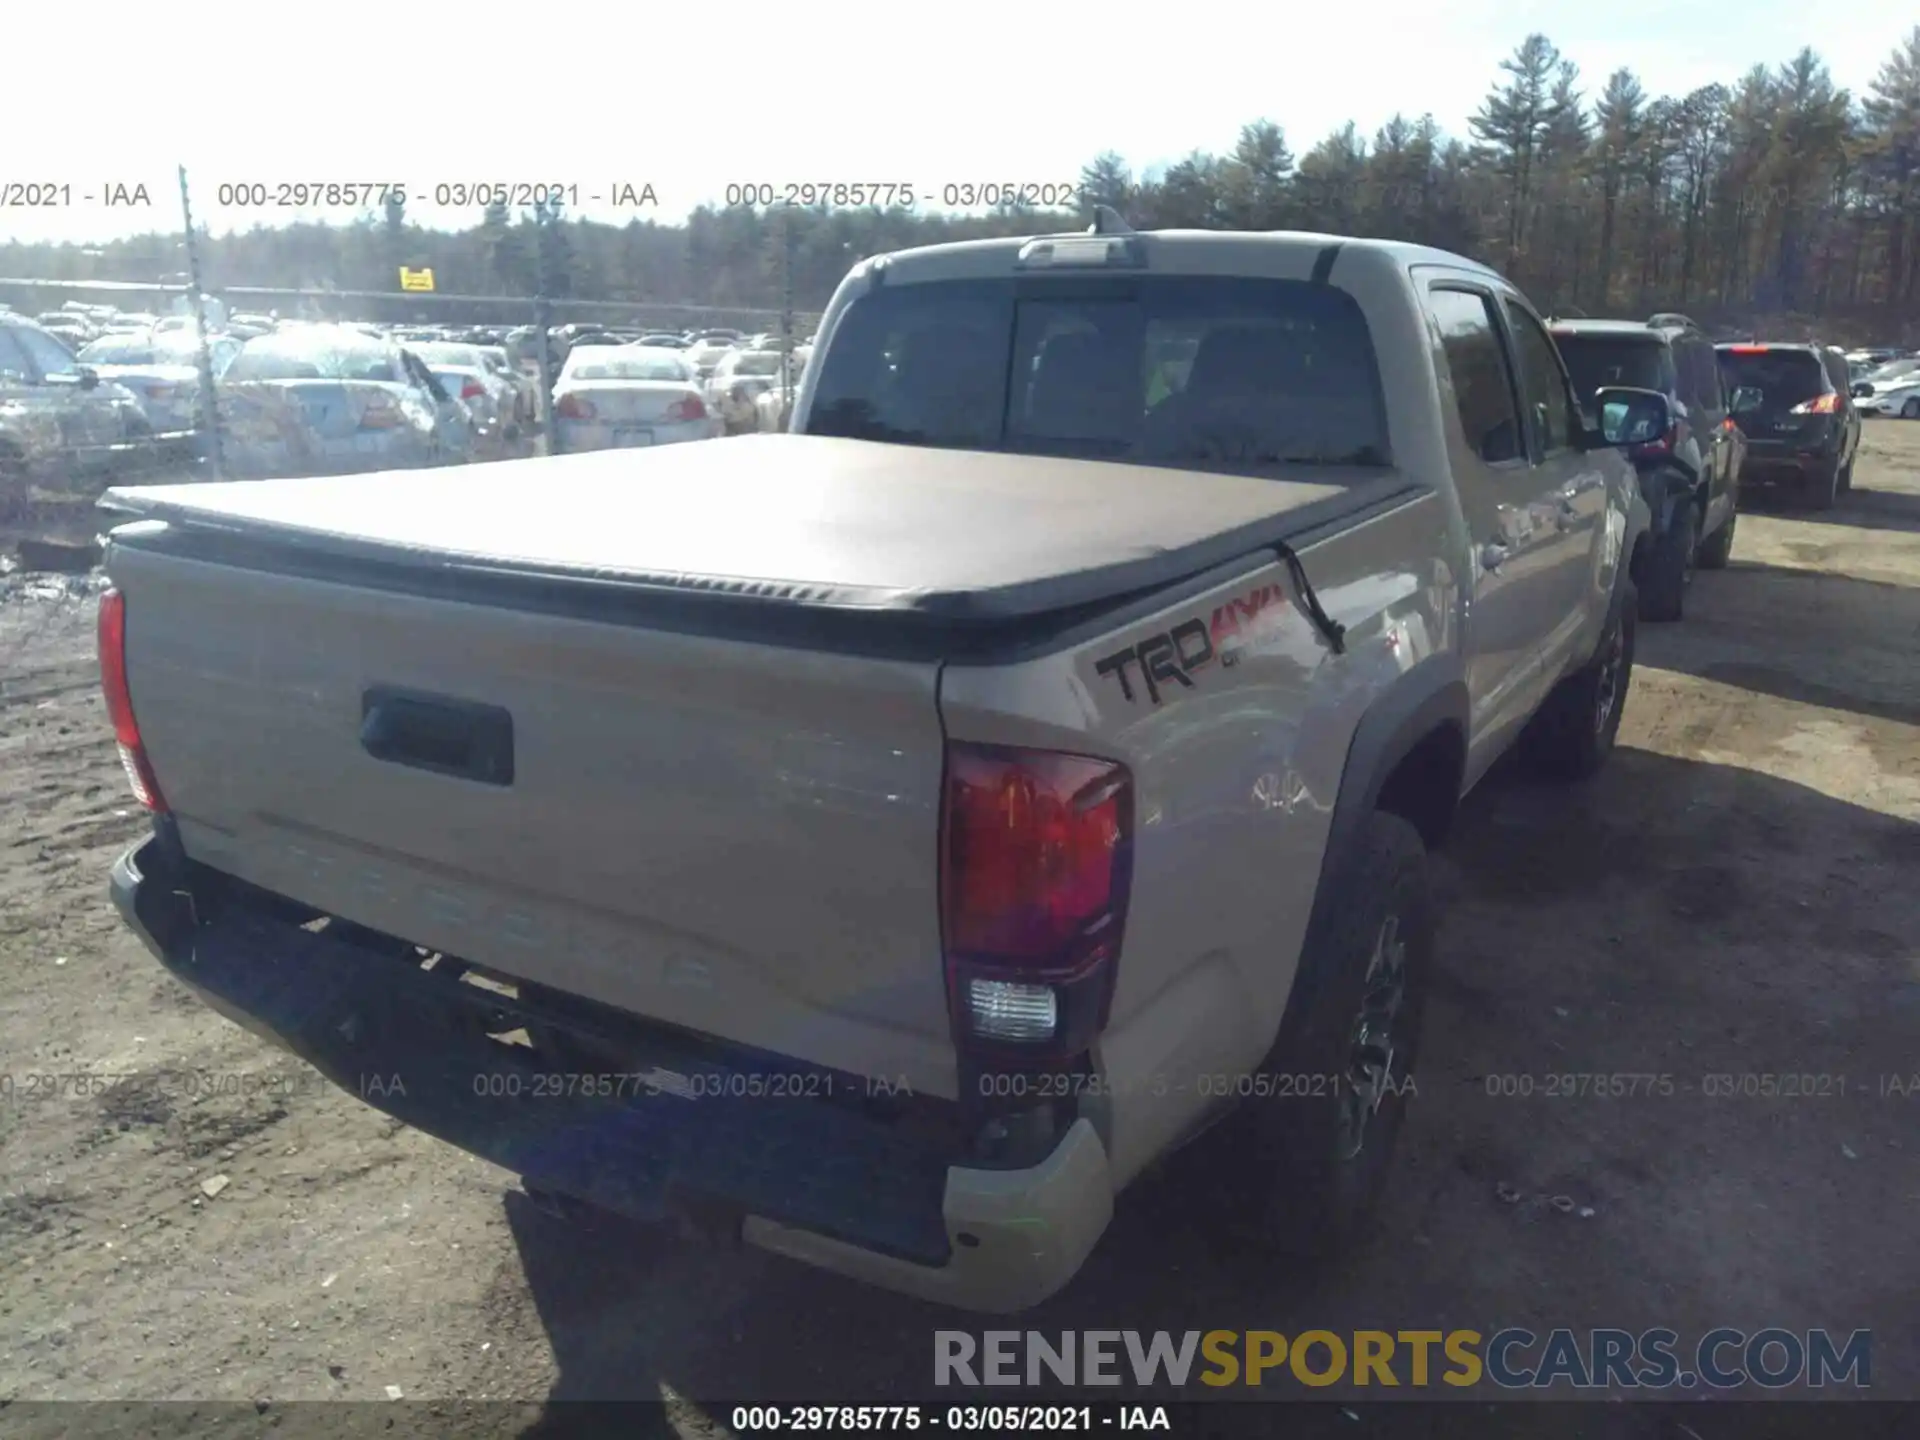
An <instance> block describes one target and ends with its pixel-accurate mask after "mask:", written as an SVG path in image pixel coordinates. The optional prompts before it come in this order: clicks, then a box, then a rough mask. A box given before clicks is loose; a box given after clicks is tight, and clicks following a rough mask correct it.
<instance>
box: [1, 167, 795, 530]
mask: <svg viewBox="0 0 1920 1440" xmlns="http://www.w3.org/2000/svg"><path fill="white" fill-rule="evenodd" d="M179 201H180V217H181V219H180V229H179V231H178V232H177V233H178V234H179V236H180V239H179V242H178V251H179V263H180V266H181V268H180V269H179V270H177V271H173V272H170V273H155V274H153V275H152V278H151V279H128V278H124V276H123V277H121V278H105V277H101V278H72V277H71V276H69V277H66V278H57V279H56V278H46V277H39V276H32V275H12V276H7V275H0V315H3V314H4V311H6V310H12V311H14V312H17V313H18V315H20V316H22V317H27V318H31V317H34V316H36V315H41V316H45V315H46V314H47V313H48V312H55V313H59V312H66V313H68V314H70V315H72V316H74V317H75V318H76V325H79V324H80V323H81V322H82V318H83V317H89V316H94V317H98V316H102V315H106V314H107V313H108V312H109V311H111V312H114V313H118V314H124V313H127V312H133V313H136V314H143V315H144V314H152V315H159V316H162V317H167V316H169V315H170V316H173V317H179V318H178V319H176V320H174V322H173V324H174V327H175V328H179V327H180V326H181V325H183V324H184V325H186V326H190V327H191V332H192V334H193V335H195V336H197V337H198V345H197V347H196V349H197V356H196V362H197V363H196V365H195V367H194V368H195V369H197V371H198V380H199V383H198V386H197V396H196V401H195V403H196V406H197V410H196V413H195V414H194V416H193V423H192V430H191V440H190V443H189V444H188V445H187V446H185V447H182V446H179V445H177V444H176V445H172V446H160V445H157V444H152V443H141V441H140V440H138V439H130V440H127V441H126V442H125V443H123V444H121V445H118V446H108V447H105V450H106V453H105V455H104V458H102V456H100V455H97V454H95V453H94V452H95V451H96V450H98V449H100V448H101V447H98V446H94V447H92V448H89V449H87V451H86V455H87V458H88V462H89V463H84V464H83V463H80V458H81V448H80V447H79V446H78V445H76V444H75V443H74V437H75V436H80V437H82V438H83V439H87V440H98V439H99V436H98V435H97V434H91V435H90V434H88V429H89V425H88V422H87V421H86V420H85V418H84V417H81V418H79V419H71V418H69V417H64V416H54V417H52V418H50V419H48V420H47V421H46V423H44V424H42V425H41V426H40V427H39V429H38V430H35V429H33V428H32V427H31V426H28V427H24V428H23V430H22V433H18V434H10V433H8V431H7V430H6V429H5V428H4V426H0V536H4V537H6V538H11V539H13V540H14V541H15V543H16V545H17V544H19V543H20V542H22V541H23V540H24V541H26V542H27V543H29V544H31V543H36V542H44V541H47V540H52V541H55V542H57V543H67V542H69V541H70V540H71V539H72V537H73V536H74V535H75V534H77V533H79V532H82V531H88V527H89V526H91V525H92V524H94V523H95V522H94V521H93V519H92V517H91V515H90V514H89V513H87V511H88V507H90V506H91V503H92V500H93V499H94V498H95V497H97V496H98V494H99V493H101V491H103V490H104V489H106V488H107V487H108V486H110V485H113V484H119V483H135V482H141V483H151V482H154V481H168V480H178V479H188V478H226V476H227V472H228V468H229V467H228V465H227V454H228V439H229V437H228V434H227V430H228V427H229V425H230V423H231V422H230V420H229V418H228V409H227V406H226V405H225V403H224V402H223V394H222V382H221V379H220V373H221V370H220V367H218V366H216V364H215V362H214V345H215V342H216V338H217V337H218V336H220V335H221V333H222V332H223V331H225V330H226V328H227V327H228V326H229V325H235V328H236V329H239V328H240V327H238V326H237V325H236V321H237V320H238V319H239V318H240V317H244V316H246V315H248V314H249V313H251V314H253V315H256V316H265V317H267V318H268V319H270V320H271V321H272V322H273V323H274V324H276V325H277V324H279V323H281V322H283V321H290V320H299V321H306V322H334V323H350V324H358V325H367V326H373V327H377V328H379V329H382V330H387V331H406V330H408V329H410V328H415V327H417V328H420V329H440V330H446V331H467V332H490V333H492V334H495V335H498V336H499V337H500V338H501V339H502V341H503V342H505V348H506V349H507V351H508V354H509V358H510V360H511V361H512V362H513V363H514V367H515V368H516V369H521V370H522V371H523V373H525V372H531V373H529V374H528V378H529V379H530V380H531V381H532V384H533V386H534V387H535V397H534V398H535V399H536V401H537V405H538V412H537V417H536V418H534V419H533V421H532V423H531V425H530V426H529V427H527V428H528V429H529V430H530V432H531V434H530V436H528V437H527V443H526V444H524V446H523V447H522V448H521V449H519V450H517V451H515V452H513V453H521V454H526V453H530V454H551V453H555V451H556V449H557V448H558V446H559V441H560V427H557V426H556V425H555V423H554V417H553V413H552V408H553V400H554V390H555V384H556V380H557V379H558V377H559V371H560V367H561V362H562V360H563V357H564V353H565V350H566V348H567V347H568V346H569V345H571V344H572V343H573V342H574V341H576V340H578V339H579V337H580V335H581V334H583V333H587V332H591V331H596V330H597V331H601V332H631V333H643V332H670V333H676V334H691V333H696V332H699V331H702V330H711V329H721V328H727V329H731V330H734V331H737V332H741V333H743V334H748V335H757V336H762V337H765V343H766V345H767V346H768V348H776V349H778V350H779V352H780V363H779V373H778V378H777V382H776V384H777V390H778V395H779V399H780V404H779V407H778V413H779V416H780V423H782V424H784V422H785V417H786V416H787V415H789V414H790V413H791V408H792V400H793V394H794V391H795V389H796V388H797V385H798V381H799V370H800V366H799V364H798V363H797V362H796V358H795V351H796V348H797V347H798V346H799V344H800V342H801V341H802V340H803V339H804V338H805V337H807V336H810V335H811V334H812V332H813V330H814V328H815V327H816V326H817V324H818V322H819V316H818V315H817V314H814V313H805V312H801V311H798V310H796V308H795V306H794V282H793V235H792V231H791V227H790V226H788V225H787V224H784V223H783V224H781V225H779V226H778V227H777V229H776V235H777V238H776V240H775V241H774V243H773V247H772V248H773V253H771V254H769V256H768V267H769V271H770V272H771V273H772V274H774V275H777V276H778V278H779V282H780V290H781V297H782V304H781V305H780V306H779V307H777V308H764V307H762V308H755V307H742V306H724V305H713V304H702V303H698V302H693V301H687V300H680V299H653V298H648V299H643V300H634V299H584V298H579V297H576V296H573V295H554V294H552V293H550V292H551V291H552V290H554V289H556V288H563V287H558V286H556V285H555V284H553V283H552V281H551V280H550V278H549V275H548V266H549V261H548V254H549V247H548V246H547V245H546V244H545V243H544V240H543V238H542V237H543V236H544V234H545V233H546V232H547V228H548V227H550V226H553V225H556V224H558V223H560V222H559V215H558V210H557V207H543V206H539V205H536V206H534V207H533V208H532V209H531V210H530V211H529V212H528V213H527V214H526V215H525V216H523V217H522V218H523V219H526V220H529V221H531V222H532V224H533V225H534V228H535V244H534V246H533V250H534V254H535V257H536V266H535V272H536V276H537V280H536V284H535V287H534V293H532V294H507V295H502V294H489V293H484V292H478V291H471V290H460V289H455V290H447V289H442V288H439V285H438V283H437V282H438V281H439V280H440V279H442V278H444V277H436V276H434V275H433V273H432V272H431V271H430V270H419V271H409V270H407V269H406V268H405V267H400V266H396V268H395V275H394V286H393V288H392V289H390V290H388V289H353V288H344V287H340V286H334V285H327V284H321V285H314V284H311V283H309V284H302V285H237V284H223V283H221V282H220V281H219V279H218V278H216V277H210V276H209V275H208V274H207V272H206V268H205V266H204V265H203V256H202V249H203V244H202V236H203V232H202V231H201V229H200V228H199V226H198V225H197V223H196V216H195V211H194V194H193V190H192V188H191V186H190V184H189V179H188V175H187V172H186V171H185V170H184V168H183V169H181V170H180V172H179ZM80 253H81V254H83V255H84V254H85V253H87V252H84V251H83V252H80ZM509 337H510V338H509ZM62 338H64V339H66V340H67V342H68V343H69V344H70V345H72V348H74V349H78V348H80V346H79V345H78V344H76V343H74V339H73V336H72V335H71V334H69V335H67V336H63V337H62ZM403 343H404V342H403ZM76 370H77V372H78V375H79V378H80V379H81V380H82V381H83V382H84V388H85V389H87V390H88V391H89V392H91V391H92V390H93V389H94V388H95V385H96V383H97V382H95V379H94V377H93V376H92V375H91V374H89V373H87V372H86V370H85V369H82V368H80V367H76ZM6 378H7V377H6V376H5V375H4V374H0V386H4V384H5V383H6ZM37 378H39V379H43V380H44V379H46V378H47V377H46V376H45V374H44V373H43V374H41V375H40V376H38V377H37ZM79 388H82V387H81V386H66V387H49V389H48V392H47V394H46V395H45V396H42V397H39V400H38V403H39V404H40V405H41V408H43V409H47V408H56V409H57V408H59V407H60V406H62V405H65V406H67V407H68V408H70V409H73V410H75V411H76V412H77V411H83V410H85V409H86V408H87V403H88V402H85V401H82V400H80V399H78V398H77V397H76V396H75V395H74V394H73V393H72V392H73V391H75V390H76V389H79ZM108 388H111V387H108ZM0 398H4V397H0ZM92 403H93V405H94V408H96V409H98V408H99V402H98V401H95V402H92ZM96 428H97V427H96ZM166 438H168V439H171V440H175V441H177V440H179V439H180V437H179V436H170V437H166ZM147 439H148V440H151V439H152V437H151V436H149V437H147ZM63 448H64V449H66V450H67V451H68V452H69V453H66V454H64V455H63V454H62V453H60V452H61V451H62V449H63ZM46 451H51V452H52V453H43V452H46ZM471 458H481V457H477V456H476V457H471ZM484 458H500V457H496V456H491V455H489V456H486V457H484ZM89 533H90V532H89Z"/></svg>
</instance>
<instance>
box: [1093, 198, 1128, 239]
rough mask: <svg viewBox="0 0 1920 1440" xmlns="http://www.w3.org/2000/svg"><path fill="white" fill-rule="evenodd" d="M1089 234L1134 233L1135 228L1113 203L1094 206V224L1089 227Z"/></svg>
mask: <svg viewBox="0 0 1920 1440" xmlns="http://www.w3.org/2000/svg"><path fill="white" fill-rule="evenodd" d="M1087 233H1088V234H1089V235H1132V234H1133V233H1135V232H1134V228H1133V227H1132V226H1131V225H1129V224H1128V223H1127V222H1126V220H1125V219H1124V218H1122V216H1121V214H1120V212H1119V211H1118V210H1116V209H1114V208H1113V207H1112V206H1111V205H1096V206H1094V207H1093V224H1091V225H1089V226H1088V227H1087Z"/></svg>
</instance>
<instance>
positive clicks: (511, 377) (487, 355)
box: [478, 345, 540, 433]
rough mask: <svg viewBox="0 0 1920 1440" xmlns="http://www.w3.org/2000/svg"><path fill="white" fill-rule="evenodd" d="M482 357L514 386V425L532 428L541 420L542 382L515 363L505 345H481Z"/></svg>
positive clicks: (502, 377) (492, 369)
mask: <svg viewBox="0 0 1920 1440" xmlns="http://www.w3.org/2000/svg"><path fill="white" fill-rule="evenodd" d="M478 349H479V351H480V358H481V359H482V361H483V362H484V363H485V364H486V366H487V368H488V369H489V370H491V371H492V372H493V373H494V374H495V375H498V376H499V377H500V378H501V379H502V380H504V381H506V383H507V384H508V385H509V386H510V387H511V388H512V391H513V426H514V429H515V431H516V433H517V432H519V431H524V430H530V429H532V428H534V427H535V426H537V425H538V424H539V422H540V382H539V381H538V380H536V379H535V378H534V377H533V376H531V375H529V374H527V372H526V371H524V370H522V369H521V368H520V367H519V366H517V365H515V364H514V363H513V360H512V358H511V357H510V356H509V355H508V354H507V349H506V346H504V345H481V346H479V347H478Z"/></svg>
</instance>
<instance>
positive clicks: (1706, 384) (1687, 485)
mask: <svg viewBox="0 0 1920 1440" xmlns="http://www.w3.org/2000/svg"><path fill="white" fill-rule="evenodd" d="M1552 328H1553V338H1554V343H1555V344H1556V345H1557V346H1558V347H1559V349H1560V355H1561V358H1562V359H1564V360H1565V361H1566V363H1567V370H1568V371H1569V372H1570V373H1571V374H1572V376H1573V387H1574V390H1575V392H1576V393H1577V394H1578V395H1579V396H1580V401H1581V406H1582V409H1583V410H1584V411H1585V412H1586V415H1587V420H1588V423H1589V424H1598V423H1599V417H1598V416H1597V415H1595V414H1594V412H1593V397H1594V396H1595V395H1596V394H1598V393H1599V392H1600V391H1601V390H1603V389H1606V388H1608V387H1619V386H1630V387H1633V388H1635V389H1640V390H1653V391H1656V392H1658V393H1659V394H1661V395H1664V396H1665V397H1666V399H1667V410H1668V414H1669V415H1670V416H1671V417H1672V421H1673V423H1672V425H1671V427H1670V428H1669V429H1668V430H1667V432H1666V433H1665V434H1662V435H1657V436H1654V437H1653V438H1651V439H1649V440H1647V441H1645V442H1644V443H1642V444H1639V445H1635V446H1633V447H1632V448H1631V449H1630V450H1629V451H1628V454H1629V455H1630V456H1631V457H1632V459H1633V462H1634V466H1635V468H1636V469H1637V470H1638V471H1639V475H1640V493H1641V495H1642V496H1644V497H1645V499H1646V502H1647V507H1648V509H1649V510H1650V511H1651V513H1652V518H1653V549H1652V551H1651V553H1650V554H1649V555H1648V557H1647V563H1646V568H1645V570H1644V571H1643V572H1642V573H1641V574H1640V575H1639V576H1638V577H1637V579H1638V584H1639V589H1640V618H1641V619H1642V620H1678V619H1680V618H1681V615H1682V614H1683V612H1684V608H1685V603H1686V592H1687V588H1688V586H1689V584H1690V583H1691V582H1692V579H1693V571H1694V566H1695V564H1696V563H1697V564H1699V565H1701V566H1704V567H1705V568H1707V569H1710V570H1715V569H1720V568H1721V567H1723V566H1725V565H1726V563H1727V560H1728V558H1729V557H1730V556H1731V555H1732V554H1733V535H1734V527H1735V524H1736V523H1737V521H1738V520H1739V518H1740V514H1739V512H1740V470H1741V466H1742V464H1743V462H1744V459H1745V455H1746V438H1745V436H1743V435H1742V434H1741V433H1740V427H1739V426H1738V425H1737V424H1735V423H1734V420H1733V418H1732V416H1731V415H1730V414H1729V413H1728V408H1727V396H1726V391H1725V388H1724V385H1723V383H1722V381H1721V378H1720V367H1719V365H1718V364H1717V363H1716V360H1715V357H1714V350H1713V344H1712V342H1710V341H1709V340H1708V339H1707V337H1706V335H1705V334H1704V333H1703V332H1702V331H1701V330H1700V328H1699V327H1698V326H1696V325H1695V324H1694V323H1693V322H1692V321H1690V320H1688V319H1686V317H1684V316H1679V315H1656V316H1655V317H1654V318H1653V320H1651V321H1648V322H1646V323H1640V322H1637V321H1631V320H1555V321H1554V322H1553V326H1552Z"/></svg>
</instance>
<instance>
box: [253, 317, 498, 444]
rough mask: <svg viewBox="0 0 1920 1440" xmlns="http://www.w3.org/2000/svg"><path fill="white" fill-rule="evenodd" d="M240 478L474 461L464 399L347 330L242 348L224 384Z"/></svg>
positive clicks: (387, 347)
mask: <svg viewBox="0 0 1920 1440" xmlns="http://www.w3.org/2000/svg"><path fill="white" fill-rule="evenodd" d="M220 410H221V417H222V435H221V440H222V452H223V458H224V460H225V462H226V468H227V471H228V473H229V474H231V475H232V476H234V477H235V478H262V477H267V476H292V475H319V474H335V473H344V472H352V471H364V470H392V469H400V468H404V467H408V466H417V465H444V464H450V463H453V462H455V461H458V460H460V459H463V458H465V456H466V453H467V450H466V443H467V442H466V439H465V437H464V436H463V433H462V432H463V428H464V427H465V426H466V425H467V423H468V422H467V421H466V419H465V416H464V412H463V411H462V410H461V409H460V408H459V401H458V400H457V399H455V398H454V397H453V396H450V395H448V394H447V392H446V391H445V390H444V389H443V388H442V387H441V385H440V383H439V381H437V380H435V379H434V378H433V375H432V374H431V372H429V371H428V370H427V368H426V366H425V364H424V363H423V362H422V361H421V360H420V359H419V358H418V357H416V356H410V355H408V354H407V353H406V352H405V351H404V350H403V349H402V348H401V347H400V346H398V345H396V344H394V343H393V342H391V341H388V340H377V339H375V338H373V337H372V336H369V335H367V334H365V333H363V332H361V331H359V330H355V329H352V328H350V327H348V326H345V325H320V324H315V325H300V326H295V327H291V328H285V327H283V328H282V329H279V330H276V331H275V332H274V333H273V334H271V335H262V336H259V337H257V338H255V339H252V340H249V341H247V342H246V344H244V345H243V346H241V348H240V353H239V354H238V355H237V356H235V357H234V359H233V362H232V363H231V364H230V365H228V367H227V372H226V375H225V376H224V377H223V378H222V380H221V384H220Z"/></svg>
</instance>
